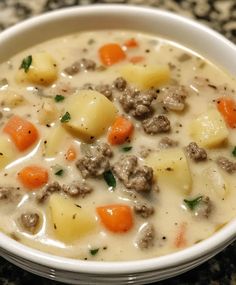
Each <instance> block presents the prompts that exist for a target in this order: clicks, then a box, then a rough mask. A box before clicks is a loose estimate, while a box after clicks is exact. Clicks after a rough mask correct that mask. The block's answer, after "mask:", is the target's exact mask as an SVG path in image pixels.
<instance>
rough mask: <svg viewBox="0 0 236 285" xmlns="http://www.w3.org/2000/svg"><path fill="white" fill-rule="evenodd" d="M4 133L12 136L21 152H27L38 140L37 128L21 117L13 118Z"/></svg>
mask: <svg viewBox="0 0 236 285" xmlns="http://www.w3.org/2000/svg"><path fill="white" fill-rule="evenodd" d="M3 131H4V132H5V133H7V134H8V135H10V137H11V139H12V141H13V142H14V143H15V145H16V147H17V148H18V149H19V150H20V151H24V150H26V149H27V148H29V147H30V146H31V145H32V144H34V143H35V142H36V140H37V139H38V131H37V129H36V128H35V126H34V125H33V124H32V123H31V122H29V121H27V120H25V119H23V118H21V117H19V116H12V117H11V118H10V120H9V121H8V122H7V124H6V125H5V127H4V128H3Z"/></svg>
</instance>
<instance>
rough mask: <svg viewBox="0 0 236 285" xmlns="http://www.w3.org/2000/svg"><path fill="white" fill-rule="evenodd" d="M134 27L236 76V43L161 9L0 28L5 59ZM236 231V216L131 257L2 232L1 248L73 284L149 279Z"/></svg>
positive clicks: (198, 258)
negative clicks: (205, 234)
mask: <svg viewBox="0 0 236 285" xmlns="http://www.w3.org/2000/svg"><path fill="white" fill-rule="evenodd" d="M95 29H129V30H137V31H140V32H145V33H152V34H155V35H158V36H161V37H165V38H169V39H172V40H173V41H177V42H180V43H181V44H183V45H185V46H187V47H190V48H192V49H194V50H195V51H197V52H198V53H200V54H201V55H203V56H205V57H207V58H209V59H210V60H212V61H213V62H215V63H217V64H218V65H219V66H221V67H222V68H224V69H226V70H227V71H229V72H230V73H231V74H233V75H235V76H236V47H235V46H234V45H233V44H232V43H230V42H229V41H228V40H226V39H225V38H224V37H222V36H221V35H219V34H217V33H216V32H214V31H212V30H210V29H209V28H207V27H204V26H202V25H200V24H197V23H196V22H193V21H191V20H188V19H185V18H182V17H180V16H177V15H174V14H171V13H168V12H164V11H160V10H157V9H155V10H154V9H147V8H138V7H132V6H119V5H102V6H90V7H83V8H75V7H73V8H70V9H64V10H59V11H56V12H52V13H48V14H44V15H42V16H39V17H35V18H33V19H30V20H28V21H25V22H23V23H21V24H18V25H16V26H14V27H12V28H10V29H8V30H6V31H4V32H2V33H1V34H0V62H1V61H3V60H7V58H9V57H11V56H12V55H13V54H15V53H17V52H19V51H21V50H22V49H24V48H27V47H29V46H31V45H34V44H37V43H39V42H42V41H45V40H47V39H50V38H53V37H58V36H62V35H64V34H68V33H74V32H78V31H84V30H95ZM235 237H236V219H235V220H233V221H232V222H231V223H229V224H227V225H226V226H225V227H224V228H222V229H221V230H220V231H218V232H217V233H215V234H214V235H213V236H211V237H210V238H208V239H206V240H204V241H202V242H200V243H198V244H196V245H194V246H192V247H189V248H187V249H184V250H182V251H180V252H177V253H173V254H169V255H166V256H162V257H157V258H152V259H147V260H139V261H129V262H93V261H83V260H74V259H69V258H63V257H58V256H54V255H51V254H47V253H44V252H40V251H38V250H35V249H31V248H29V247H27V246H24V245H22V244H20V243H18V242H16V241H14V240H13V239H11V238H9V237H7V236H5V235H4V234H1V233H0V253H1V255H2V256H3V257H4V258H6V259H7V260H9V261H10V262H12V263H15V264H16V265H18V266H20V267H22V268H24V269H26V270H28V271H30V272H33V273H36V274H38V275H41V276H44V277H47V278H51V279H55V280H58V281H63V282H67V283H69V284H90V285H91V284H96V285H98V284H145V283H148V282H154V281H158V280H161V279H165V278H169V277H171V276H174V275H177V274H180V273H182V272H185V271H187V270H189V269H191V268H193V267H195V266H197V265H199V264H200V263H202V262H204V261H205V260H207V259H209V258H211V257H212V256H214V255H215V254H216V253H218V252H219V251H221V250H222V249H223V248H224V247H226V246H227V245H228V244H230V243H231V242H232V241H233V240H234V239H235Z"/></svg>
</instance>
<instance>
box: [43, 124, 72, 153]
mask: <svg viewBox="0 0 236 285" xmlns="http://www.w3.org/2000/svg"><path fill="white" fill-rule="evenodd" d="M66 136H68V134H67V132H66V130H65V129H64V128H62V127H61V126H60V125H59V126H56V127H54V128H53V129H52V130H51V132H50V134H49V136H48V137H47V139H46V141H47V143H46V144H44V148H45V152H44V154H45V156H46V157H54V156H56V155H57V153H58V152H59V151H60V148H61V146H62V145H63V142H64V140H65V138H66Z"/></svg>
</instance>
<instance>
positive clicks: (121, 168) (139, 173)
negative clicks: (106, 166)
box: [113, 155, 153, 192]
mask: <svg viewBox="0 0 236 285" xmlns="http://www.w3.org/2000/svg"><path fill="white" fill-rule="evenodd" d="M113 170H114V173H115V174H116V176H117V177H118V178H119V180H120V181H121V182H122V183H123V184H124V186H125V187H126V188H127V189H131V190H135V191H137V192H149V191H150V190H151V189H152V184H153V170H152V168H151V167H148V166H145V165H142V166H140V165H139V164H138V159H137V157H136V156H134V155H127V156H122V157H121V158H120V160H119V161H118V162H117V163H116V164H115V165H114V166H113Z"/></svg>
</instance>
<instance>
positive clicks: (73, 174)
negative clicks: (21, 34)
mask: <svg viewBox="0 0 236 285" xmlns="http://www.w3.org/2000/svg"><path fill="white" fill-rule="evenodd" d="M130 38H135V39H136V40H137V42H138V43H139V46H138V47H136V48H127V49H126V48H124V46H123V48H124V50H125V53H126V55H127V58H126V59H125V60H122V61H120V62H118V63H116V64H114V65H111V66H110V67H107V68H106V69H105V70H102V71H101V70H98V71H81V72H79V73H77V74H74V75H72V76H70V75H68V74H66V72H65V68H67V67H68V66H70V65H71V64H73V63H74V62H75V61H76V60H79V59H82V58H86V59H91V60H94V61H95V62H96V63H97V66H101V65H102V63H101V61H100V59H99V57H98V49H99V47H101V46H102V45H104V44H106V43H108V42H116V43H119V44H120V45H122V44H123V43H124V42H125V41H126V40H128V39H130ZM91 39H92V41H91ZM42 51H43V52H47V53H49V54H50V55H51V56H52V57H53V59H54V61H55V62H56V65H57V69H58V77H57V80H55V81H54V82H53V83H52V84H50V85H48V86H44V85H40V84H39V85H37V84H32V83H30V82H23V83H22V82H18V81H17V80H16V74H17V72H18V70H19V66H20V64H21V62H22V59H23V58H26V57H27V56H28V55H31V54H32V55H33V58H34V54H35V53H36V52H42ZM186 54H187V56H186ZM132 56H143V57H144V61H142V62H140V63H138V65H145V66H149V65H157V66H159V65H168V66H169V67H170V75H171V76H170V77H171V78H170V80H169V81H168V82H167V83H165V84H162V85H161V86H154V87H155V89H158V90H159V91H160V94H162V88H165V87H166V86H169V85H171V84H173V83H175V84H176V83H177V84H179V85H184V86H186V88H188V96H187V98H186V104H185V105H186V106H185V108H184V110H183V111H181V112H175V111H172V110H169V111H168V112H167V113H165V112H164V113H163V114H164V115H166V116H167V117H168V119H169V121H170V124H171V131H170V132H169V133H158V134H155V135H150V134H146V133H145V131H144V130H143V128H142V124H141V120H137V119H136V118H134V117H133V116H132V115H131V114H130V113H126V112H125V111H124V109H123V107H122V105H121V104H120V103H119V99H118V98H119V96H120V95H119V94H120V92H119V91H118V90H116V88H113V89H112V93H113V95H112V98H113V99H112V102H113V104H114V105H116V107H117V109H118V110H119V113H120V114H122V115H123V116H125V117H126V118H128V119H129V120H130V121H132V123H133V125H134V133H133V135H132V137H131V138H130V139H129V140H128V141H127V142H125V143H124V144H123V145H117V146H111V149H112V151H113V153H114V155H113V157H112V158H110V164H111V165H113V164H116V163H117V162H118V161H119V159H120V157H121V155H135V156H137V157H138V161H139V164H140V165H146V163H147V162H146V158H144V157H142V156H141V155H140V152H141V150H142V149H150V150H151V152H150V154H149V155H152V152H158V151H162V148H161V147H160V146H159V142H160V140H161V139H162V138H163V137H166V136H168V137H169V138H171V139H173V140H175V141H178V148H181V149H184V148H185V147H186V146H187V145H188V144H189V143H190V142H193V141H194V139H193V138H192V137H191V135H190V132H189V128H190V122H191V121H192V120H194V119H195V118H196V117H197V116H199V115H201V114H202V113H204V112H207V110H209V109H212V108H213V109H216V110H217V102H216V101H217V100H218V98H219V97H222V96H223V95H224V94H228V95H230V96H232V97H235V95H234V92H235V91H234V90H235V86H236V82H235V79H233V78H231V77H230V76H229V75H228V74H227V73H225V72H224V71H222V70H221V69H220V68H218V67H217V66H215V65H214V64H213V63H211V62H209V61H208V60H207V59H205V58H202V57H201V56H199V55H198V54H196V53H195V52H193V51H191V50H189V49H187V48H185V47H182V46H181V45H180V44H176V43H173V42H171V41H169V40H165V39H161V38H157V37H154V36H151V35H144V34H137V33H135V32H131V31H127V32H126V31H125V32H124V31H96V32H87V33H79V34H76V35H69V36H65V37H63V38H58V39H53V40H51V41H48V42H45V43H42V44H40V45H37V46H35V47H32V48H29V49H28V50H25V51H23V52H21V53H20V54H17V55H15V56H13V57H12V58H11V59H9V61H8V62H5V63H2V64H1V65H0V74H1V77H2V78H6V79H7V81H8V87H6V86H5V87H2V88H1V90H0V92H1V93H0V99H1V96H3V95H2V94H3V93H4V92H6V91H7V90H11V91H13V92H17V93H18V94H20V95H21V96H23V97H24V99H25V100H26V102H25V103H24V104H22V105H19V106H15V107H14V108H9V107H6V106H3V105H2V107H1V111H2V113H3V117H2V119H1V126H2V128H4V126H5V124H6V122H7V121H8V120H9V118H10V117H11V116H12V115H19V116H21V117H23V118H25V119H27V120H29V121H30V122H32V123H33V124H34V125H35V126H36V128H37V130H38V132H39V140H38V141H37V142H36V143H35V144H33V145H32V146H31V147H29V148H28V149H27V150H26V151H24V152H19V151H17V150H16V151H15V153H16V155H15V158H16V159H15V160H13V161H12V162H11V163H10V164H8V165H6V167H5V168H4V169H2V170H1V172H0V177H1V186H2V187H4V186H13V187H20V188H21V190H20V191H21V192H22V196H21V197H20V198H19V199H15V200H14V201H8V200H4V199H3V200H2V201H0V212H1V217H2V219H1V221H0V228H1V230H2V231H3V232H4V233H6V234H7V235H9V236H11V237H12V238H14V239H16V240H18V241H20V242H21V243H23V244H26V245H29V246H31V247H33V248H37V249H39V250H42V251H46V252H50V253H53V254H56V255H61V256H66V257H72V258H79V259H86V260H87V259H88V260H90V259H91V260H135V259H144V258H150V257H154V256H160V255H165V254H168V253H171V252H174V251H177V250H181V249H183V248H185V247H188V246H191V245H193V244H195V243H197V242H200V241H201V240H204V239H206V238H208V237H209V236H211V235H212V234H214V232H215V231H217V230H218V229H219V228H220V227H221V226H223V225H224V224H225V223H227V222H229V221H230V220H231V219H232V218H234V217H235V216H236V206H235V202H236V192H235V189H236V179H235V173H232V174H229V173H227V172H226V171H224V170H222V169H221V170H220V171H221V172H222V173H223V176H224V178H225V179H226V180H227V185H228V188H229V191H228V193H227V195H225V197H219V196H218V195H216V193H215V191H214V189H211V188H210V187H209V185H207V182H206V181H205V180H204V179H203V177H204V176H203V173H204V172H205V170H206V169H208V168H209V167H211V166H213V167H218V166H217V164H216V160H217V157H218V156H219V155H220V156H224V157H226V158H228V159H230V160H231V161H235V158H234V157H233V155H232V154H231V152H232V149H233V148H234V146H235V141H236V134H235V130H234V129H230V128H228V129H229V135H228V138H227V142H225V143H222V144H221V145H219V146H215V147H213V148H207V147H204V149H205V150H206V152H207V155H208V159H207V160H206V161H200V162H195V161H193V160H192V159H191V158H189V157H188V155H187V153H185V154H186V158H187V161H188V165H189V169H190V173H191V176H192V187H191V191H190V193H189V194H183V193H181V192H179V191H178V190H176V187H170V186H169V185H168V186H167V185H166V184H165V183H163V181H159V179H158V177H155V175H154V178H153V188H152V191H151V193H150V194H148V197H145V195H144V197H143V198H142V199H141V200H142V201H143V202H148V203H150V204H151V205H152V206H153V207H154V210H155V212H154V213H153V214H152V215H150V216H149V217H147V218H143V217H141V216H140V215H138V214H137V213H135V211H134V203H133V198H132V197H130V195H129V193H128V192H127V189H126V187H125V186H124V185H123V183H122V182H121V181H120V180H119V179H118V177H116V175H115V179H116V183H117V185H116V187H115V189H113V190H112V189H109V187H108V186H107V184H106V182H105V181H104V179H103V177H102V176H101V177H96V178H86V179H85V180H86V182H87V183H88V184H89V185H90V186H91V187H92V188H93V191H92V192H91V193H89V194H87V195H86V196H85V197H84V198H81V197H78V198H76V197H74V198H72V199H73V200H74V202H75V203H76V204H78V205H80V206H81V207H82V209H83V208H85V209H88V210H89V212H90V213H91V214H92V215H94V217H96V227H95V228H94V230H93V231H91V232H89V233H88V234H86V235H85V236H83V237H79V238H78V239H76V240H74V241H73V242H63V241H62V240H60V239H58V238H57V236H56V234H55V228H54V225H53V222H52V217H51V215H50V209H49V199H50V197H49V198H47V199H46V200H45V201H43V202H42V203H39V202H38V201H37V198H36V196H37V192H39V191H42V189H33V190H30V191H29V190H28V189H26V188H25V187H24V186H22V184H21V182H20V181H19V179H18V177H17V173H19V172H20V171H21V169H23V168H24V167H26V166H28V165H40V166H42V167H44V168H46V169H47V170H48V174H49V179H48V182H47V185H48V184H50V183H52V182H54V181H58V182H59V183H60V184H70V183H71V182H72V181H74V180H79V181H82V180H83V177H82V175H81V173H80V171H79V169H78V168H77V167H76V161H73V162H68V161H67V160H66V159H65V154H66V150H67V149H68V147H69V146H70V145H71V144H72V143H73V145H74V147H75V148H76V151H77V159H78V158H80V157H83V156H84V155H85V153H84V150H83V146H84V144H85V142H84V141H83V140H82V139H81V138H80V137H75V136H72V135H71V134H70V133H68V132H67V133H66V134H65V138H64V140H63V142H62V145H61V147H60V151H59V152H58V153H57V154H56V155H55V156H54V157H53V158H47V157H45V156H44V154H45V142H46V141H47V138H48V136H49V135H50V133H51V132H52V131H53V129H55V128H56V127H57V126H58V125H59V124H60V117H61V116H62V115H63V114H64V113H65V112H66V111H67V110H66V100H67V99H68V97H69V96H72V94H73V93H74V92H75V91H76V90H80V89H81V88H82V86H83V85H84V84H86V83H92V84H94V85H96V84H101V83H102V84H109V85H112V83H113V81H114V80H115V79H116V78H117V77H120V76H121V74H120V70H121V68H122V67H123V66H124V65H126V64H127V63H128V59H129V58H131V57H132ZM205 79H207V80H208V82H206V81H204V80H205ZM199 82H200V83H199ZM201 82H203V83H202V86H201ZM128 84H129V85H130V86H131V87H132V86H133V87H135V84H130V83H128ZM209 85H210V86H209ZM35 87H37V88H38V89H35ZM38 90H40V91H38ZM159 91H158V92H159ZM41 92H42V93H41ZM158 92H157V100H154V102H153V104H152V106H153V108H154V110H155V114H160V102H159V93H158ZM40 94H43V95H44V96H45V95H46V96H52V99H50V98H45V97H42V96H40ZM57 94H61V95H63V96H65V100H63V102H58V103H55V105H56V107H57V108H58V116H57V118H56V119H55V120H54V121H53V122H52V124H50V125H48V126H46V125H45V124H40V123H39V120H38V111H39V110H40V108H41V107H42V104H43V102H44V101H45V100H46V101H48V100H49V101H50V100H54V96H55V95H57ZM162 112H163V110H162ZM98 120H99V118H98ZM102 142H105V143H107V132H105V133H104V134H103V135H102V136H100V137H99V138H98V139H97V140H96V141H95V143H96V144H98V145H99V144H101V143H102ZM12 143H13V142H12ZM127 145H128V146H132V149H131V150H130V151H128V152H123V151H122V147H123V146H127ZM2 152H3V151H2ZM57 165H59V166H60V167H61V168H63V170H64V174H63V176H61V177H60V176H56V175H55V169H56V168H55V167H56V166H57ZM218 168H219V167H218ZM47 185H44V186H42V187H40V188H44V187H47ZM154 186H158V189H159V191H156V190H155V189H154V188H155V187H154ZM132 191H133V193H134V194H135V195H137V196H138V197H139V196H140V194H139V193H136V191H134V190H132ZM52 195H53V194H52ZM60 195H62V196H67V195H66V194H65V193H60ZM200 195H205V196H208V197H209V199H210V201H211V203H212V209H211V212H210V214H209V216H208V217H200V216H199V217H198V216H195V215H194V213H193V211H191V209H189V208H188V207H187V206H186V204H185V203H184V199H193V198H196V197H198V196H200ZM69 198H70V197H69ZM70 199H71V198H70ZM110 204H124V205H128V206H130V207H131V209H132V217H133V226H132V227H131V229H130V230H129V231H127V232H124V233H113V232H111V231H109V229H107V228H106V227H105V226H104V224H103V223H102V222H101V220H100V217H99V215H98V214H97V212H96V208H97V207H99V206H101V205H110ZM226 209H227V210H226ZM26 212H33V213H37V214H38V215H39V222H38V225H37V230H36V231H35V232H33V233H32V232H30V231H29V230H27V229H26V228H24V226H23V225H22V223H21V222H20V216H21V214H24V213H26ZM147 223H148V224H152V225H153V227H154V229H155V235H154V237H153V245H152V246H149V247H148V248H139V246H138V244H137V237H138V235H139V232H140V230H141V229H142V228H143V227H144V226H145V224H147ZM183 224H184V225H185V227H186V230H185V237H184V239H185V240H186V242H185V244H184V245H182V246H180V247H177V246H176V245H175V240H176V236H177V235H178V232H179V231H180V228H181V226H182V225H183ZM91 249H99V250H98V251H97V252H96V253H95V254H94V255H92V254H91ZM127 252H128V254H127Z"/></svg>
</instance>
